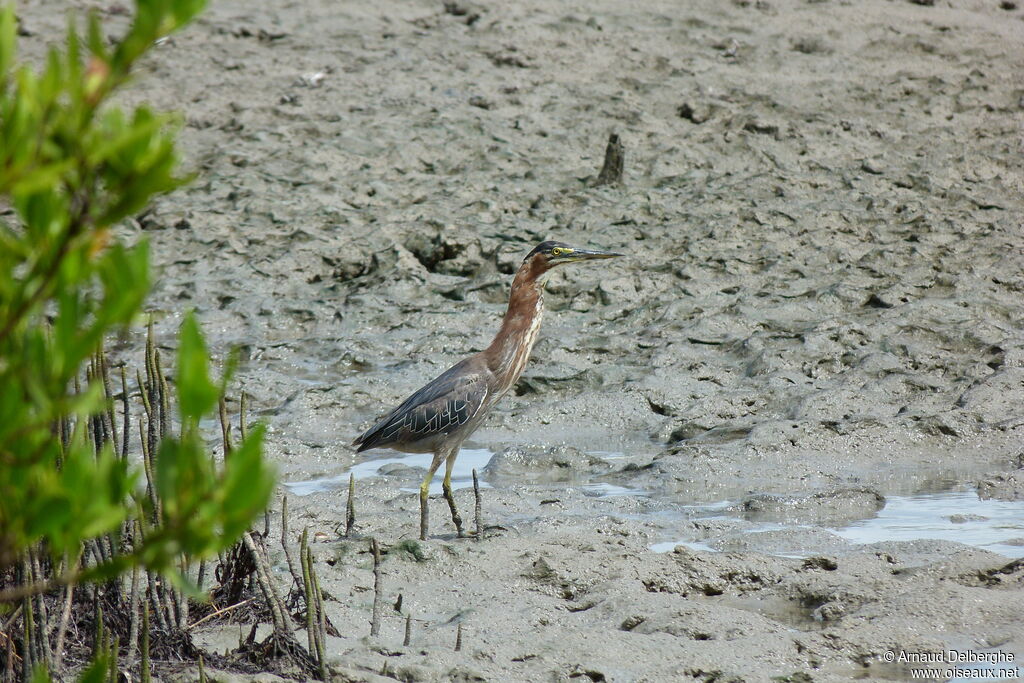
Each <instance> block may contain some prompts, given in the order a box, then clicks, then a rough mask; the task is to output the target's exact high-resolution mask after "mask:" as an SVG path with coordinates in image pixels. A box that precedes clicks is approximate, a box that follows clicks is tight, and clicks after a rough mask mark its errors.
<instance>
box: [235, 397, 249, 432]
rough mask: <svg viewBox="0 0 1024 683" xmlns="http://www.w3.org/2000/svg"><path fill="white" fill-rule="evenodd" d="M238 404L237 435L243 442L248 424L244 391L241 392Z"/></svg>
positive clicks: (247, 408)
mask: <svg viewBox="0 0 1024 683" xmlns="http://www.w3.org/2000/svg"><path fill="white" fill-rule="evenodd" d="M240 402H241V405H240V406H239V408H238V433H239V435H240V436H241V437H242V441H245V437H246V435H247V434H248V433H249V423H248V418H247V416H246V413H248V412H249V399H248V398H247V397H246V394H245V392H244V391H243V392H242V397H241V399H240Z"/></svg>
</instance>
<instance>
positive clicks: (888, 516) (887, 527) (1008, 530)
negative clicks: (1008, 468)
mask: <svg viewBox="0 0 1024 683" xmlns="http://www.w3.org/2000/svg"><path fill="white" fill-rule="evenodd" d="M686 507H687V509H688V511H689V512H690V514H691V515H692V518H702V519H717V520H726V519H737V520H738V519H742V516H741V513H740V511H739V510H738V508H737V506H736V505H735V504H734V503H732V502H730V501H722V502H719V503H713V504H710V505H694V506H686ZM808 528H809V527H807V526H806V525H796V524H793V525H789V526H784V525H779V524H754V525H753V526H750V527H748V528H745V529H742V530H738V531H736V532H731V535H734V534H737V533H738V534H741V535H747V534H751V535H753V534H759V533H765V532H769V531H779V530H784V529H792V530H794V531H796V530H799V529H804V530H806V529H808ZM822 528H825V529H826V530H827V531H828V532H830V533H832V534H835V535H836V536H839V537H841V538H843V539H846V540H847V541H849V542H850V543H854V544H858V545H860V544H867V543H878V542H880V541H914V540H919V539H937V540H945V541H955V542H958V543H964V544H967V545H971V546H975V547H977V548H983V549H985V550H989V551H991V552H994V553H999V554H1000V555H1004V556H1006V557H1011V558H1020V557H1024V544H1019V543H1024V541H1021V539H1024V501H1015V502H1008V501H998V500H982V499H980V498H979V497H978V494H977V493H976V492H975V491H974V490H962V489H960V490H953V491H944V492H941V493H926V494H920V495H912V496H888V497H887V498H886V501H885V507H883V508H882V509H881V510H879V511H878V513H877V514H876V515H875V516H874V517H871V518H868V519H861V520H857V521H855V522H852V523H850V524H847V525H844V526H840V527H822ZM727 533H728V532H727ZM722 538H726V539H728V538H729V535H725V536H723V537H722ZM678 545H682V546H685V547H687V548H691V549H693V550H703V551H714V550H716V549H715V548H713V547H712V546H710V545H709V544H708V543H706V542H701V541H695V540H693V539H681V540H678V541H667V542H663V543H654V544H652V545H650V546H648V548H649V549H650V550H652V551H654V552H656V553H664V552H669V551H671V550H672V549H673V548H675V547H676V546H678ZM824 551H826V552H827V551H828V549H824ZM809 552H812V553H813V552H814V549H813V548H811V549H809ZM776 554H781V553H776Z"/></svg>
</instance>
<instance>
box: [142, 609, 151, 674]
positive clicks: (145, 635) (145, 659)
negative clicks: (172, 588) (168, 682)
mask: <svg viewBox="0 0 1024 683" xmlns="http://www.w3.org/2000/svg"><path fill="white" fill-rule="evenodd" d="M144 602H145V605H144V606H143V608H142V664H141V665H140V666H139V669H140V671H139V678H140V679H141V681H142V683H150V680H152V678H151V677H152V672H151V671H150V667H149V596H148V595H147V596H146V600H145V601H144Z"/></svg>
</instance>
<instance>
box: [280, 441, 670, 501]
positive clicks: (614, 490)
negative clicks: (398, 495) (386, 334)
mask: <svg viewBox="0 0 1024 683" xmlns="http://www.w3.org/2000/svg"><path fill="white" fill-rule="evenodd" d="M493 456H494V452H493V451H491V450H489V449H487V448H463V449H462V451H461V452H460V453H459V457H458V459H456V461H455V467H454V468H453V469H452V488H453V489H461V488H466V487H469V486H472V485H473V470H474V469H475V470H476V471H477V477H478V478H479V480H480V487H481V488H492V486H491V484H489V483H488V482H487V481H486V479H485V477H486V474H485V472H484V468H486V467H487V463H489V462H490V460H491V458H492V457H493ZM602 457H605V458H607V459H613V458H615V457H624V456H623V455H622V454H619V453H609V454H604V455H602ZM432 459H433V455H432V454H430V453H415V454H409V455H399V454H395V455H384V456H379V457H376V458H373V457H371V458H360V462H357V463H356V464H355V465H353V466H352V467H350V468H348V469H347V470H345V471H344V472H342V473H341V474H338V475H336V476H333V477H322V478H320V479H310V480H307V481H290V482H282V485H283V486H285V487H287V488H288V491H289V492H290V493H292V494H294V495H297V496H308V495H309V494H311V493H319V492H322V491H337V490H339V489H344V488H346V487H347V486H348V477H349V474H354V475H355V477H356V479H357V480H360V479H368V478H370V477H377V476H387V475H388V474H389V473H390V471H389V467H390V466H394V465H398V466H401V467H402V468H420V469H422V470H424V472H423V474H421V475H419V476H420V477H423V476H425V475H426V470H427V468H428V467H430V461H431V460H432ZM443 476H444V465H442V466H441V468H440V469H439V470H438V471H437V473H436V474H435V475H434V479H433V481H431V482H430V493H431V495H436V494H440V493H442V486H441V483H442V480H443ZM573 487H574V488H578V489H579V490H580V491H582V492H583V494H584V495H588V496H594V497H597V498H613V497H617V496H638V497H649V496H650V495H651V494H650V492H649V491H645V490H644V489H638V488H631V487H627V486H618V485H616V484H608V483H604V482H597V483H590V484H587V483H583V484H577V485H573ZM401 490H402V491H406V492H409V491H411V492H418V491H419V488H418V487H417V488H412V487H402V489H401Z"/></svg>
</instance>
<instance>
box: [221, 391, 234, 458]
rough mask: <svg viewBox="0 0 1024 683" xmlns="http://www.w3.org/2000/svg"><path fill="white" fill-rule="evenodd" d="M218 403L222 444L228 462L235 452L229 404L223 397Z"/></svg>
mask: <svg viewBox="0 0 1024 683" xmlns="http://www.w3.org/2000/svg"><path fill="white" fill-rule="evenodd" d="M217 403H218V408H219V412H220V435H221V442H222V443H223V446H224V459H225V460H227V459H228V458H230V457H231V451H232V450H233V448H232V445H231V421H230V420H228V402H227V401H226V400H225V399H224V397H223V396H221V397H220V400H219V401H218V402H217Z"/></svg>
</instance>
